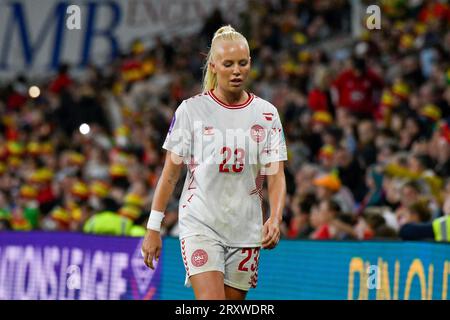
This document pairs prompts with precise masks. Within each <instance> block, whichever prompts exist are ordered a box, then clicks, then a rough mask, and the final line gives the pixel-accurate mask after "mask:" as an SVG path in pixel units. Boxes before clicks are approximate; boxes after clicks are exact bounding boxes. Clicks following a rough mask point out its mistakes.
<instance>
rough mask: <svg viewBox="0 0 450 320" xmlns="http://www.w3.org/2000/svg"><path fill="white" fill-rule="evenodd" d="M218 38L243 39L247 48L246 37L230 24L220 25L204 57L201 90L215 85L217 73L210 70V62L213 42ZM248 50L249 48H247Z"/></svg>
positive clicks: (213, 48)
mask: <svg viewBox="0 0 450 320" xmlns="http://www.w3.org/2000/svg"><path fill="white" fill-rule="evenodd" d="M218 40H232V41H233V40H244V42H245V43H246V45H247V48H248V42H247V39H246V38H245V37H244V36H243V35H242V34H241V33H239V32H237V31H236V30H234V28H233V27H232V26H230V25H228V26H223V27H220V28H219V29H218V30H217V31H216V32H215V33H214V37H213V38H212V41H211V47H210V49H209V52H208V55H207V57H206V63H205V66H204V68H203V92H207V91H209V90H212V89H215V88H216V87H217V75H216V74H215V73H213V72H212V70H211V67H210V63H211V61H212V60H213V58H214V55H215V45H214V44H215V43H217V41H218ZM249 51H250V49H249Z"/></svg>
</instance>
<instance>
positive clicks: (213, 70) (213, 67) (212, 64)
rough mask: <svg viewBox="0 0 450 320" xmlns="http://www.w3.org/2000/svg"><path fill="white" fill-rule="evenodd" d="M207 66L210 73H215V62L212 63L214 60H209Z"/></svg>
mask: <svg viewBox="0 0 450 320" xmlns="http://www.w3.org/2000/svg"><path fill="white" fill-rule="evenodd" d="M209 68H210V69H211V72H212V73H214V74H216V73H217V70H216V64H215V63H214V62H212V61H211V62H210V63H209Z"/></svg>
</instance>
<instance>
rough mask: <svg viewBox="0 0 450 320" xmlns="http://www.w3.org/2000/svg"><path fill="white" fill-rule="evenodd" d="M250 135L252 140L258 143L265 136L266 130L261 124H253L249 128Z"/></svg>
mask: <svg viewBox="0 0 450 320" xmlns="http://www.w3.org/2000/svg"><path fill="white" fill-rule="evenodd" d="M250 136H251V138H252V139H253V141H255V142H257V143H259V142H261V141H264V139H265V138H266V131H265V130H264V128H263V127H262V126H261V125H259V124H255V125H253V126H252V128H251V129H250Z"/></svg>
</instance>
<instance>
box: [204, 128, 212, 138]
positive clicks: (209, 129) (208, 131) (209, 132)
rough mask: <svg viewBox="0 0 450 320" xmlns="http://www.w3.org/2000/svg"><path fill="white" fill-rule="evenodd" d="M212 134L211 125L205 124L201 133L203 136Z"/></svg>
mask: <svg viewBox="0 0 450 320" xmlns="http://www.w3.org/2000/svg"><path fill="white" fill-rule="evenodd" d="M213 134H214V128H213V127H211V126H207V127H205V128H204V129H203V135H205V136H211V135H213Z"/></svg>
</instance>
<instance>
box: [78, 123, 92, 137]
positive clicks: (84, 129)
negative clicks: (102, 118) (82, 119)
mask: <svg viewBox="0 0 450 320" xmlns="http://www.w3.org/2000/svg"><path fill="white" fill-rule="evenodd" d="M90 131H91V127H89V125H88V124H87V123H83V124H81V125H80V133H81V134H84V135H86V134H88V133H89V132H90Z"/></svg>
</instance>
